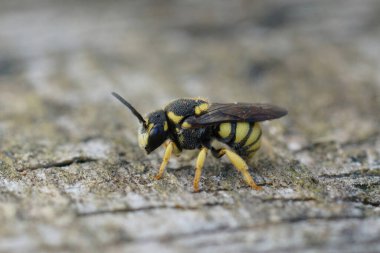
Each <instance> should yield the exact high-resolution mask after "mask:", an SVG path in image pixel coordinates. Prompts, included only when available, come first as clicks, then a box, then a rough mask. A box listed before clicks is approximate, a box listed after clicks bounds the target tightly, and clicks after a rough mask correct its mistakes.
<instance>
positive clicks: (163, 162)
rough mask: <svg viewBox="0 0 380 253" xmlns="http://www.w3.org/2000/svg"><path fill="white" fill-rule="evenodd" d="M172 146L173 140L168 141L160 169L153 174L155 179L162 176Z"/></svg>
mask: <svg viewBox="0 0 380 253" xmlns="http://www.w3.org/2000/svg"><path fill="white" fill-rule="evenodd" d="M173 148H174V143H173V142H170V143H168V145H167V146H166V150H165V155H164V158H163V160H162V163H161V166H160V170H159V171H158V174H157V175H156V176H155V178H156V179H160V178H161V177H162V174H164V171H165V167H166V165H167V164H168V162H169V159H170V156H171V155H172V152H173Z"/></svg>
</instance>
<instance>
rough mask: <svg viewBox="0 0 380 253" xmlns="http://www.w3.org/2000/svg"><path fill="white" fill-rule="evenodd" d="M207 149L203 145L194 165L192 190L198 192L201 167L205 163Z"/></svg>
mask: <svg viewBox="0 0 380 253" xmlns="http://www.w3.org/2000/svg"><path fill="white" fill-rule="evenodd" d="M207 151H208V149H207V148H205V147H203V148H202V149H201V151H200V152H199V154H198V158H197V163H196V165H195V177H194V183H193V187H194V192H199V180H201V174H202V168H203V164H204V163H205V159H206V155H207Z"/></svg>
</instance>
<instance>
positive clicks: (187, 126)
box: [181, 121, 191, 129]
mask: <svg viewBox="0 0 380 253" xmlns="http://www.w3.org/2000/svg"><path fill="white" fill-rule="evenodd" d="M181 127H182V128H184V129H188V128H191V124H190V123H189V122H187V121H185V122H183V123H182V126H181Z"/></svg>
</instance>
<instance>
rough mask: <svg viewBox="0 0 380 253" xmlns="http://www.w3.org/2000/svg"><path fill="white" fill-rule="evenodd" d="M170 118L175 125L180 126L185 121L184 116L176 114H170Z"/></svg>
mask: <svg viewBox="0 0 380 253" xmlns="http://www.w3.org/2000/svg"><path fill="white" fill-rule="evenodd" d="M168 117H169V119H170V120H171V121H172V122H173V123H175V124H178V123H179V122H180V121H181V120H182V119H183V116H179V115H177V114H175V113H174V112H168Z"/></svg>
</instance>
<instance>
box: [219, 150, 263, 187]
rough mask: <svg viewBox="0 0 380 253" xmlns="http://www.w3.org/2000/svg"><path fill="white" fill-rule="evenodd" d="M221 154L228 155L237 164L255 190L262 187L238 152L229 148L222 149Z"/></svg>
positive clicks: (236, 166) (246, 180)
mask: <svg viewBox="0 0 380 253" xmlns="http://www.w3.org/2000/svg"><path fill="white" fill-rule="evenodd" d="M219 154H220V155H221V156H222V155H224V154H226V155H227V157H228V159H230V161H231V163H232V164H233V165H234V166H235V168H236V169H237V170H238V171H240V173H241V174H243V177H244V180H245V182H246V183H247V184H248V185H249V186H250V187H251V188H253V189H255V190H261V189H262V188H261V187H260V186H258V185H256V183H255V181H253V179H252V177H251V175H250V174H249V172H248V165H247V163H246V162H245V161H244V160H243V158H241V157H240V156H239V155H238V154H236V153H234V152H232V151H231V150H228V149H222V150H221V151H220V152H219Z"/></svg>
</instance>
